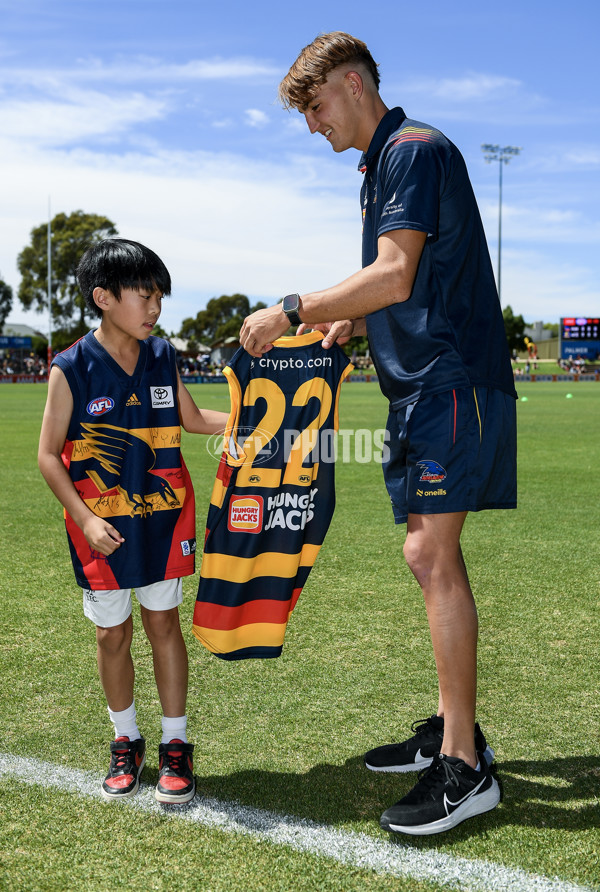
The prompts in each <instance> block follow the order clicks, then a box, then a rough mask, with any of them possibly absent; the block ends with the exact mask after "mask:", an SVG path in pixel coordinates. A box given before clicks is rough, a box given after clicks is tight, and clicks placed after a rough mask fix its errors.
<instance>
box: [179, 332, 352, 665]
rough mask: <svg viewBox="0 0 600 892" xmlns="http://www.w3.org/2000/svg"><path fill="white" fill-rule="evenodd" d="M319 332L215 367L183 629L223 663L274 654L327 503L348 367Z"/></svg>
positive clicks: (322, 531)
mask: <svg viewBox="0 0 600 892" xmlns="http://www.w3.org/2000/svg"><path fill="white" fill-rule="evenodd" d="M321 341H322V335H321V334H320V333H319V332H311V333H309V334H305V335H300V336H297V337H292V338H280V339H279V340H278V341H276V342H275V344H274V346H273V349H272V350H270V351H269V352H268V353H265V354H264V355H263V356H262V357H261V358H260V359H256V358H253V357H252V356H250V354H248V353H246V351H245V350H242V349H240V350H238V352H237V353H236V354H235V356H234V357H233V359H232V361H231V363H230V365H229V366H228V367H227V368H226V369H225V375H226V376H227V379H228V382H229V391H230V396H231V413H230V416H229V420H228V423H227V429H226V431H225V437H224V448H223V454H222V456H221V460H220V463H219V468H218V471H217V476H216V480H215V484H214V487H213V493H212V497H211V503H210V507H209V511H208V519H207V531H206V541H205V546H204V556H203V558H202V566H201V570H200V584H199V586H198V595H197V600H196V606H195V610H194V619H193V632H194V635H195V636H196V637H197V638H198V639H199V641H201V642H202V644H204V646H205V647H207V648H208V650H210V651H211V652H212V653H214V654H215V655H216V656H218V657H221V658H222V659H227V660H239V659H246V658H248V657H277V656H279V655H280V653H281V650H282V647H283V640H284V636H285V630H286V626H287V622H288V619H289V617H290V615H291V612H292V610H293V609H294V607H295V605H296V602H297V600H298V597H299V595H300V592H301V591H302V588H303V586H304V584H305V582H306V580H307V578H308V575H309V573H310V570H311V568H312V566H313V564H314V562H315V559H316V557H317V554H318V553H319V549H320V548H321V545H322V543H323V540H324V538H325V535H326V533H327V529H328V527H329V523H330V521H331V517H332V515H333V510H334V507H335V478H334V475H335V464H334V461H335V444H334V436H335V431H336V430H337V429H338V427H339V421H338V405H339V397H340V388H341V384H342V381H343V380H344V379H345V378H346V376H347V375H348V374H349V372H350V370H351V368H352V364H351V363H349V362H348V359H347V357H346V356H345V354H344V352H343V351H342V350H341V349H340V348H339V347H338V346H337V345H334V346H333V347H331V348H330V349H328V350H325V349H324V348H323V347H322V344H321Z"/></svg>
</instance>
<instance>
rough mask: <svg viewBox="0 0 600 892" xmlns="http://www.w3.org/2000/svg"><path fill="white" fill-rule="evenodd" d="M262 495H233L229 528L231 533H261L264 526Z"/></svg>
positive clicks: (228, 519) (228, 521) (228, 522)
mask: <svg viewBox="0 0 600 892" xmlns="http://www.w3.org/2000/svg"><path fill="white" fill-rule="evenodd" d="M263 507H264V503H263V497H262V496H244V495H235V493H234V494H233V495H232V496H231V500H230V502H229V516H228V518H227V529H228V530H229V531H230V532H231V533H260V531H261V530H262V526H263Z"/></svg>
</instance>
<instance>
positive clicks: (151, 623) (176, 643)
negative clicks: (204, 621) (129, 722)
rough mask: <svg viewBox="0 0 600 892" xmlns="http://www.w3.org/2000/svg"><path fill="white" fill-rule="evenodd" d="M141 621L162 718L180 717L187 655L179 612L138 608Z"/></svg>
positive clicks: (186, 683) (173, 609)
mask: <svg viewBox="0 0 600 892" xmlns="http://www.w3.org/2000/svg"><path fill="white" fill-rule="evenodd" d="M140 609H141V614H142V622H143V624H144V629H145V631H146V635H147V636H148V640H149V641H150V644H151V646H152V658H153V661H154V677H155V679H156V687H157V689H158V696H159V698H160V702H161V706H162V710H163V713H164V715H165V716H173V717H175V716H184V715H185V704H186V699H187V686H188V656H187V650H186V646H185V642H184V640H183V635H182V634H181V626H180V624H179V610H178V608H177V607H172V608H171V609H170V610H149V609H147V608H146V607H144V606H143V605H142V606H141V608H140Z"/></svg>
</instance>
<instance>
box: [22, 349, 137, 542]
mask: <svg viewBox="0 0 600 892" xmlns="http://www.w3.org/2000/svg"><path fill="white" fill-rule="evenodd" d="M72 414H73V397H72V394H71V388H70V387H69V385H68V383H67V379H66V378H65V376H64V374H63V372H62V371H61V369H59V368H58V367H57V366H54V367H53V368H52V369H51V371H50V377H49V379H48V399H47V401H46V408H45V410H44V418H43V421H42V430H41V433H40V444H39V450H38V465H39V468H40V471H41V472H42V476H43V477H44V480H45V481H46V483H47V484H48V486H49V487H50V489H51V490H52V492H53V493H54V495H55V496H56V498H57V499H58V501H59V502H60V503H61V505H62V506H63V508H65V510H66V511H67V513H68V514H69V515H70V516H71V517H72V518H73V520H74V521H75V523H76V524H77V526H78V527H79V528H80V529H81V530H82V532H83V534H84V536H85V538H86V540H87V541H88V543H89V545H90V546H91V547H92V548H93V549H94V550H95V551H99V552H100V554H103V555H105V556H107V555H109V554H112V553H113V551H115V550H116V549H117V548H119V546H120V545H121V544H122V543H123V542H124V541H125V539H124V538H123V537H122V536H121V534H120V533H119V531H118V530H116V529H115V528H114V527H113V526H112V524H110V523H108V521H106V520H104V519H103V518H102V517H98V516H97V515H96V514H94V512H93V511H91V510H90V509H89V508H88V506H87V505H86V504H85V502H84V501H83V499H82V498H80V496H79V493H78V492H77V490H76V488H75V486H74V484H73V481H72V480H71V478H70V476H69V472H68V471H67V469H66V467H65V466H64V464H63V460H62V458H61V453H62V450H63V447H64V445H65V439H66V437H67V432H68V430H69V423H70V421H71V415H72Z"/></svg>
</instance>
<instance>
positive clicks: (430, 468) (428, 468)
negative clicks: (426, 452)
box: [417, 459, 447, 483]
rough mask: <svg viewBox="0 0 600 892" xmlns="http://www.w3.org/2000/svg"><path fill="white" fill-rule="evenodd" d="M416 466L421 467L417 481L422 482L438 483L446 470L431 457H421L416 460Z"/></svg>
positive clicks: (444, 475) (442, 478)
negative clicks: (419, 459) (421, 458)
mask: <svg viewBox="0 0 600 892" xmlns="http://www.w3.org/2000/svg"><path fill="white" fill-rule="evenodd" d="M417 468H421V471H422V473H421V476H420V477H419V481H420V482H422V483H439V482H440V481H441V480H445V479H446V476H447V474H446V471H445V469H444V468H442V466H441V465H440V463H439V462H437V461H433V460H432V459H423V460H422V461H418V462H417Z"/></svg>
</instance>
